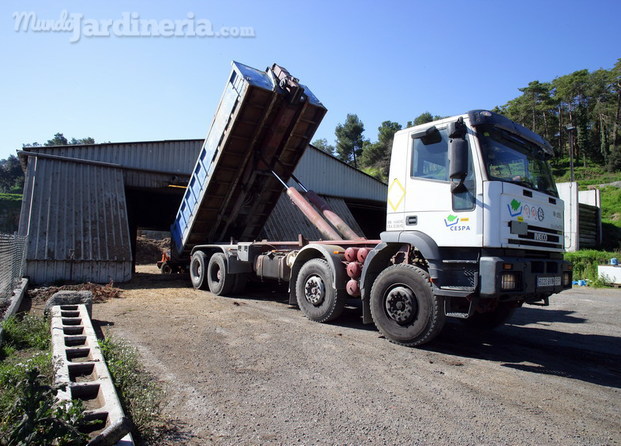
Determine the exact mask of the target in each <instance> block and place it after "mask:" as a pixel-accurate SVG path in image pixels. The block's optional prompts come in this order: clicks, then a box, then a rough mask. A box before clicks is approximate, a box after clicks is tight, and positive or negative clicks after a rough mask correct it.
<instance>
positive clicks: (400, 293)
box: [370, 264, 445, 347]
mask: <svg viewBox="0 0 621 446" xmlns="http://www.w3.org/2000/svg"><path fill="white" fill-rule="evenodd" d="M370 304H371V316H372V317H373V322H374V323H375V326H376V327H377V329H378V330H379V331H380V333H382V334H383V335H384V336H385V337H386V338H387V339H388V340H390V341H391V342H394V343H396V344H401V345H406V346H410V347H413V346H417V345H423V344H425V343H427V342H429V341H431V340H432V339H433V338H435V337H436V336H437V335H438V334H439V333H440V331H441V330H442V328H443V327H444V322H445V316H444V305H443V300H442V298H441V297H439V296H435V295H434V294H433V290H432V288H431V282H430V280H429V274H427V273H426V272H425V271H423V270H422V269H420V268H418V267H416V266H414V265H407V264H399V265H393V266H390V267H388V268H386V269H385V270H384V271H382V272H381V273H380V275H379V276H377V279H375V282H374V283H373V287H372V288H371V302H370Z"/></svg>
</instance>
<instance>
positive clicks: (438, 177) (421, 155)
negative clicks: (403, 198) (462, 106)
mask: <svg viewBox="0 0 621 446" xmlns="http://www.w3.org/2000/svg"><path fill="white" fill-rule="evenodd" d="M412 138H413V154H412V167H411V173H410V175H411V176H412V177H415V178H422V179H425V180H435V181H447V182H448V181H449V169H448V167H449V161H448V135H447V130H446V128H443V129H438V128H436V127H430V128H429V129H427V130H425V131H423V132H419V133H415V134H414V135H412Z"/></svg>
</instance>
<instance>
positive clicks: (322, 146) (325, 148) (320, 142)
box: [311, 138, 334, 155]
mask: <svg viewBox="0 0 621 446" xmlns="http://www.w3.org/2000/svg"><path fill="white" fill-rule="evenodd" d="M311 145H313V146H315V147H316V148H318V149H319V150H321V151H322V152H326V153H328V154H330V155H334V146H333V145H331V144H328V140H327V139H326V138H320V139H316V140H314V141H313V142H312V143H311Z"/></svg>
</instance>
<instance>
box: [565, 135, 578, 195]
mask: <svg viewBox="0 0 621 446" xmlns="http://www.w3.org/2000/svg"><path fill="white" fill-rule="evenodd" d="M565 130H567V133H569V181H571V182H572V183H573V182H574V133H575V131H576V127H574V126H573V125H568V126H566V127H565Z"/></svg>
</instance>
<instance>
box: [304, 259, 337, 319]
mask: <svg viewBox="0 0 621 446" xmlns="http://www.w3.org/2000/svg"><path fill="white" fill-rule="evenodd" d="M332 283H333V280H332V271H331V270H330V266H329V265H328V262H326V261H325V260H324V259H312V260H309V261H308V262H306V263H305V264H304V265H303V266H302V268H300V273H299V274H298V278H297V281H296V283H295V294H296V297H297V301H298V306H299V307H300V309H301V310H302V312H303V313H304V315H305V316H306V317H307V318H309V319H310V320H311V321H315V322H328V321H332V320H334V319H336V318H337V317H339V316H340V315H341V313H342V312H343V309H344V308H345V302H346V297H345V296H344V295H342V294H341V293H339V292H338V291H337V290H335V289H334V287H333V286H332Z"/></svg>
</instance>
